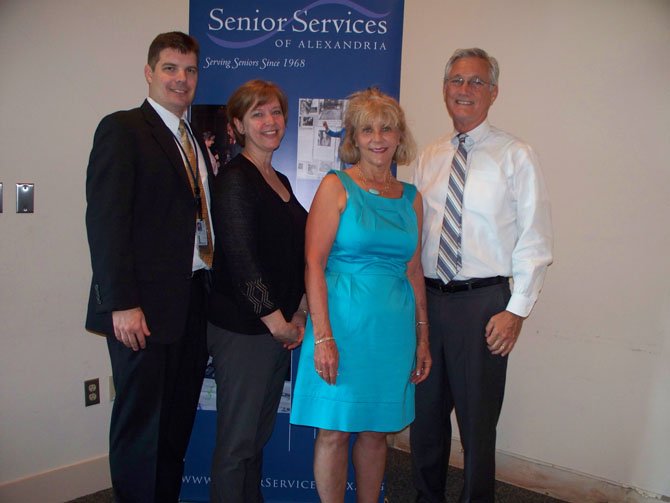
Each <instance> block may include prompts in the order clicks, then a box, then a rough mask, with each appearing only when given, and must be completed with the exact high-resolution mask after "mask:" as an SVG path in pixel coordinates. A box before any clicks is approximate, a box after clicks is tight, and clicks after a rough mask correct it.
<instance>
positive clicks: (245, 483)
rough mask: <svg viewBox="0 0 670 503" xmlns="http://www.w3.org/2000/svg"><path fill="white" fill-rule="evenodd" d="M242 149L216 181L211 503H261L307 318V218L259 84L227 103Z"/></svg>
mask: <svg viewBox="0 0 670 503" xmlns="http://www.w3.org/2000/svg"><path fill="white" fill-rule="evenodd" d="M227 113H228V119H229V121H230V123H231V124H232V126H233V131H234V133H235V137H236V140H237V142H238V143H239V144H240V145H242V146H243V147H244V150H243V151H242V153H241V154H239V155H237V156H236V157H235V158H234V159H233V160H231V161H230V163H229V164H227V165H226V166H225V168H223V169H222V170H221V172H220V173H219V175H218V176H217V177H216V180H215V182H214V196H213V197H212V201H213V202H212V221H213V225H214V234H215V236H216V237H217V243H216V249H215V254H214V285H213V290H212V292H211V296H210V299H211V300H210V305H209V326H208V334H207V339H208V347H209V352H210V354H211V355H212V357H213V361H214V369H215V379H216V385H217V400H216V402H217V439H216V446H215V449H214V456H213V460H212V474H211V485H210V501H212V502H224V501H225V502H239V503H254V502H261V501H263V498H262V495H261V489H260V480H261V465H262V455H263V446H264V445H265V444H266V442H267V441H268V439H269V438H270V435H271V434H272V429H273V427H274V422H275V418H276V415H277V406H278V405H279V400H280V398H281V393H282V389H283V383H284V379H285V377H286V375H287V372H288V370H289V363H290V350H291V349H293V348H295V347H297V346H298V345H299V344H300V342H301V341H302V337H303V334H304V327H305V317H306V314H307V303H306V300H305V295H304V292H305V285H304V266H305V262H304V246H305V222H306V219H307V212H306V211H305V209H304V208H303V207H302V206H301V205H300V203H299V202H298V201H297V199H296V198H295V195H294V194H293V191H292V190H291V185H290V184H289V181H288V179H287V178H286V177H285V176H284V175H283V174H281V173H279V172H277V171H275V169H274V168H273V167H272V154H273V153H274V151H275V150H276V149H277V148H279V145H280V143H281V141H282V138H283V137H284V132H285V128H286V117H287V100H286V96H285V94H284V93H283V92H282V90H281V89H279V87H277V86H276V85H274V84H272V83H270V82H266V81H261V80H252V81H249V82H247V83H245V84H243V85H242V86H241V87H239V88H238V89H237V90H236V91H235V92H234V93H233V94H232V96H231V97H230V99H229V101H228V104H227Z"/></svg>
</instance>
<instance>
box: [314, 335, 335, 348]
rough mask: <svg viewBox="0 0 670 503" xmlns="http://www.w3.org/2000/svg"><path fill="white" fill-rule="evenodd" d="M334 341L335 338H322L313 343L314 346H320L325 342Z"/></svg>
mask: <svg viewBox="0 0 670 503" xmlns="http://www.w3.org/2000/svg"><path fill="white" fill-rule="evenodd" d="M334 340H335V337H323V338H321V339H317V340H315V341H314V345H315V346H316V345H317V344H321V343H322V342H326V341H334Z"/></svg>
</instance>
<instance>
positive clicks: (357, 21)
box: [181, 0, 404, 503]
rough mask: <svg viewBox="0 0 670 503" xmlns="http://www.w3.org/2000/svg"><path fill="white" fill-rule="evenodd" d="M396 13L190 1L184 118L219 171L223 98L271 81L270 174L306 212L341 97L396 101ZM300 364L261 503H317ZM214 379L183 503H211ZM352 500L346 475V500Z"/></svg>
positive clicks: (335, 159) (207, 386)
mask: <svg viewBox="0 0 670 503" xmlns="http://www.w3.org/2000/svg"><path fill="white" fill-rule="evenodd" d="M403 10H404V0H357V1H354V0H300V1H297V0H282V1H281V2H278V1H276V0H246V1H244V2H240V1H237V0H191V2H190V8H189V32H190V34H191V35H193V36H194V37H195V38H196V39H197V40H198V42H199V43H200V63H199V83H198V90H197V93H196V96H195V100H194V104H193V107H192V110H191V117H192V121H193V123H194V124H195V125H196V126H197V127H198V129H199V130H200V131H209V132H211V133H212V134H213V135H214V137H215V139H214V142H213V144H212V147H211V149H210V150H211V152H212V155H215V156H218V162H219V166H220V167H219V169H225V164H226V162H228V161H229V160H230V159H231V158H232V157H234V155H236V154H237V153H238V152H239V151H240V149H239V146H238V145H236V144H235V143H234V138H233V139H232V142H231V136H232V135H231V134H230V128H229V124H228V122H227V118H226V117H225V105H226V102H227V101H228V97H229V96H230V95H231V94H232V92H233V91H234V90H235V89H236V88H237V87H239V86H240V85H241V84H243V83H244V82H246V81H248V80H252V79H263V80H269V81H272V82H274V83H276V84H277V85H279V86H280V87H281V88H282V89H283V90H284V92H285V93H286V95H287V98H288V122H287V127H286V134H285V137H284V140H283V142H282V145H281V147H280V148H279V149H278V150H277V151H276V152H275V154H274V156H273V167H274V168H275V169H276V170H277V171H280V172H282V173H283V174H285V175H286V176H287V177H288V179H289V181H290V183H291V186H292V187H293V191H294V193H295V195H296V197H297V198H298V199H299V200H300V202H301V203H302V205H303V206H304V207H305V208H309V206H310V204H311V201H312V198H313V196H314V193H315V192H316V189H317V187H318V185H319V182H320V181H321V179H322V178H323V177H324V176H325V174H326V173H328V171H329V170H331V169H335V170H338V169H342V168H344V167H345V165H344V164H343V163H341V162H340V159H339V156H338V148H339V145H340V143H341V141H342V135H343V125H344V124H343V117H344V112H345V110H346V106H347V97H348V96H349V95H351V94H352V93H354V92H356V91H359V90H362V89H366V88H368V87H378V88H379V89H381V90H382V91H383V92H385V93H387V94H389V95H391V96H393V97H395V98H396V99H397V98H398V97H399V94H400V65H401V54H402V29H403ZM231 156H232V157H231ZM298 358H299V349H298V350H295V351H293V352H292V355H291V374H290V376H287V380H286V383H285V386H284V393H283V395H282V400H281V403H280V406H279V409H280V410H279V414H278V415H277V420H276V424H275V429H274V433H273V436H272V438H271V439H270V441H269V443H268V445H267V446H266V448H265V450H264V461H263V478H262V481H261V487H262V490H263V495H264V498H265V501H266V502H268V503H274V502H276V503H279V502H295V503H298V502H316V501H318V500H319V499H318V495H317V493H316V484H315V482H314V476H313V471H312V457H313V446H314V438H315V430H314V429H313V428H306V427H297V426H292V425H290V424H289V421H288V419H289V413H290V406H291V384H292V382H293V380H294V379H295V371H296V368H297V363H298ZM212 373H213V369H211V368H210V369H208V374H207V376H206V379H205V383H204V384H203V391H202V394H201V407H200V410H199V411H198V413H197V415H196V422H195V426H194V429H193V434H192V436H191V443H190V445H189V449H188V452H187V458H186V466H185V471H184V479H183V487H182V494H181V499H182V501H208V500H209V471H210V461H211V455H212V450H213V445H214V442H215V435H216V411H215V408H216V400H215V386H214V384H213V383H214V380H213V374H212ZM355 499H356V498H355V483H354V478H353V470H352V469H351V467H350V473H349V480H348V484H347V494H346V501H348V502H349V501H351V502H353V501H355ZM382 500H383V495H382V496H381V497H380V501H382Z"/></svg>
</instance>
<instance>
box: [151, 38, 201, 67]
mask: <svg viewBox="0 0 670 503" xmlns="http://www.w3.org/2000/svg"><path fill="white" fill-rule="evenodd" d="M163 49H174V50H176V51H179V52H180V53H182V54H190V53H193V54H195V59H196V60H197V59H198V58H199V57H200V44H198V41H197V40H196V39H194V38H193V37H191V36H190V35H187V34H186V33H182V32H180V31H170V32H167V33H161V34H160V35H158V36H157V37H156V38H155V39H154V40H153V42H151V45H150V46H149V54H148V55H147V64H148V65H149V66H150V67H151V69H152V70H155V69H156V63H158V59H159V58H160V55H161V51H162V50H163Z"/></svg>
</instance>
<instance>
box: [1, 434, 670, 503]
mask: <svg viewBox="0 0 670 503" xmlns="http://www.w3.org/2000/svg"><path fill="white" fill-rule="evenodd" d="M389 444H390V445H391V446H392V447H394V448H396V449H400V450H403V451H406V452H409V437H408V435H407V433H406V432H403V433H400V434H397V435H392V436H390V438H389ZM450 464H451V465H453V466H456V467H457V468H462V467H463V450H462V447H461V444H460V441H459V440H458V439H453V441H452V452H451V458H450ZM496 476H497V478H498V479H499V480H502V481H503V482H507V483H509V484H513V485H515V486H518V487H523V488H524V489H528V490H530V491H534V492H537V493H541V494H546V495H548V496H552V497H554V498H558V499H561V500H564V501H569V502H573V503H603V502H607V503H659V502H670V497H667V496H661V495H658V494H651V493H648V492H646V491H642V490H640V489H635V488H631V487H623V486H621V485H618V484H616V483H614V482H610V481H606V480H600V479H597V478H594V477H592V476H589V475H586V474H583V473H578V472H574V471H571V470H568V469H566V468H562V467H558V466H553V465H547V464H544V463H541V462H539V461H536V460H532V459H527V458H523V457H521V456H518V455H515V454H511V453H507V452H503V451H500V450H499V451H498V452H497V455H496ZM111 486H112V483H111V480H110V478H109V464H108V458H107V455H104V456H100V457H97V458H92V459H88V460H85V461H82V462H80V463H76V464H73V465H69V466H64V467H61V468H57V469H55V470H50V471H48V472H44V473H39V474H37V475H32V476H30V477H25V478H22V479H19V480H14V481H11V482H5V483H2V484H0V502H3V503H4V502H6V503H14V502H21V503H59V502H63V501H69V500H73V499H76V498H80V497H81V496H85V495H87V494H92V493H95V492H98V491H102V490H103V489H107V488H109V487H111Z"/></svg>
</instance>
